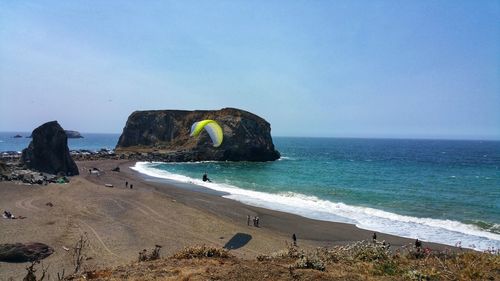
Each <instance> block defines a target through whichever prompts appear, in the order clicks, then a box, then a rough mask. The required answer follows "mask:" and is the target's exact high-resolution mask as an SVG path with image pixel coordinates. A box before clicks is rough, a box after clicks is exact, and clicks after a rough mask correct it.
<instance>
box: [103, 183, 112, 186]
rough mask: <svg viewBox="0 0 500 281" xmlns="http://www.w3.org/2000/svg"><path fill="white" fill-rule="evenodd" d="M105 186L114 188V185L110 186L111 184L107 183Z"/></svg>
mask: <svg viewBox="0 0 500 281" xmlns="http://www.w3.org/2000/svg"><path fill="white" fill-rule="evenodd" d="M104 186H105V187H113V185H112V184H110V183H107V184H105V185H104Z"/></svg>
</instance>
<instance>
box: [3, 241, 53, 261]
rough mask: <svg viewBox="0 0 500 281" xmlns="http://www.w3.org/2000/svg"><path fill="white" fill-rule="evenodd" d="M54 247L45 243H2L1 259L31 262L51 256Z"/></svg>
mask: <svg viewBox="0 0 500 281" xmlns="http://www.w3.org/2000/svg"><path fill="white" fill-rule="evenodd" d="M53 252H54V249H52V248H51V247H49V246H48V245H45V244H43V243H25V244H23V243H15V244H0V261H2V262H30V261H35V260H41V259H44V258H46V257H48V256H50V255H51V254H52V253H53Z"/></svg>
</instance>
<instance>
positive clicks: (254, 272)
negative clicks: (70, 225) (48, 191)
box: [81, 241, 500, 281]
mask: <svg viewBox="0 0 500 281" xmlns="http://www.w3.org/2000/svg"><path fill="white" fill-rule="evenodd" d="M499 276H500V255H499V253H498V252H497V253H479V252H472V251H460V250H455V251H432V250H430V249H415V248H414V247H412V246H407V247H403V248H400V249H397V250H391V249H390V248H388V247H387V246H385V245H382V244H378V243H372V242H366V241H361V242H357V243H352V244H350V245H347V246H338V247H333V248H318V249H316V250H315V251H310V252H306V251H303V250H301V249H299V248H297V247H294V246H292V245H288V246H287V248H286V249H283V250H281V251H279V252H276V253H272V254H269V255H261V256H259V257H258V258H257V260H240V259H237V258H235V257H234V256H232V255H230V254H229V253H228V251H227V250H225V249H220V248H215V247H209V246H194V247H188V248H185V249H183V250H181V251H179V252H178V253H176V254H174V255H173V256H172V257H170V258H166V259H159V260H155V261H150V262H141V263H135V264H132V265H127V266H122V267H117V268H114V269H106V270H101V271H94V272H88V273H87V274H86V278H87V279H86V280H88V279H90V280H146V281H147V280H368V281H370V280H372V281H375V280H493V281H494V280H500V279H499ZM81 280H84V279H81Z"/></svg>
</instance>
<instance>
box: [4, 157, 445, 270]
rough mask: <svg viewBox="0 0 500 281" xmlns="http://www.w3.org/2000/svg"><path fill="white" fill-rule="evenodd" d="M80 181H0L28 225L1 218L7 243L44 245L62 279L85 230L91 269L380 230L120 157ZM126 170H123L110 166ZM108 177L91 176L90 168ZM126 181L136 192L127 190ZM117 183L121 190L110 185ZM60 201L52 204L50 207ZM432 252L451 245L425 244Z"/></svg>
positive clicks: (253, 252) (308, 244)
mask: <svg viewBox="0 0 500 281" xmlns="http://www.w3.org/2000/svg"><path fill="white" fill-rule="evenodd" d="M77 164H78V166H79V168H80V173H81V175H80V176H77V177H73V178H71V182H70V183H69V184H49V185H48V186H26V185H18V184H15V183H12V182H0V210H1V211H3V210H9V211H11V212H12V213H13V214H14V215H16V216H20V215H21V216H25V217H27V218H26V219H23V220H7V219H0V243H16V242H42V243H46V244H48V245H50V246H52V247H53V248H54V249H55V253H54V254H53V255H52V256H50V257H48V258H46V259H45V260H44V261H43V262H44V264H46V265H50V270H49V272H50V273H51V275H52V277H53V278H54V279H55V278H56V273H57V272H60V271H61V270H62V268H66V271H68V270H69V269H70V268H71V261H70V258H69V253H68V252H67V251H66V250H64V249H63V246H64V247H71V246H72V245H73V244H74V243H75V242H76V240H77V239H78V237H79V236H80V235H82V234H84V233H86V235H87V236H88V238H89V241H90V248H89V250H88V251H87V255H88V256H90V257H91V259H89V260H88V261H86V267H87V269H92V268H96V267H103V266H115V265H120V264H124V263H128V262H130V261H134V260H136V259H137V257H138V253H139V251H141V250H142V249H152V248H154V245H155V244H159V245H162V246H163V248H162V251H161V254H162V256H168V255H170V254H172V253H174V252H175V251H177V250H179V249H181V248H183V247H185V246H188V245H199V244H207V245H214V246H218V247H224V246H226V247H227V248H230V249H231V252H232V253H233V254H234V255H236V256H239V257H241V258H255V257H256V256H257V255H258V254H269V253H271V252H274V251H277V250H280V249H283V248H284V247H285V243H287V242H288V243H290V242H291V236H292V234H293V233H295V234H296V235H297V238H298V241H297V243H298V246H299V247H301V248H305V249H313V248H315V247H319V246H327V247H328V246H332V245H342V244H346V243H349V242H352V241H358V240H370V239H371V237H372V234H373V232H371V231H366V230H362V229H359V228H357V227H356V226H354V225H349V224H343V223H333V222H324V221H317V220H312V219H307V218H304V217H300V216H296V215H292V214H287V213H283V212H277V211H272V210H268V209H263V208H258V207H252V206H247V205H244V204H242V203H239V202H237V201H233V200H229V199H226V198H223V197H221V196H220V195H219V194H218V193H217V192H214V191H210V190H207V189H205V188H203V187H198V188H197V187H193V186H189V185H185V184H175V183H174V184H173V183H172V182H170V183H165V181H161V180H152V178H150V177H147V176H143V175H141V174H139V173H137V172H135V171H133V170H131V169H130V168H129V167H130V166H133V165H134V162H129V161H118V160H100V161H88V162H87V161H86V162H79V163H77ZM116 166H120V170H121V171H120V172H112V171H111V169H112V168H114V167H116ZM94 167H95V168H98V169H100V170H102V171H104V173H101V175H100V176H99V177H98V176H96V175H95V174H89V172H88V170H89V169H90V168H94ZM125 181H128V182H129V184H133V185H134V188H133V189H129V188H125ZM105 184H112V185H113V186H114V187H113V188H109V187H105ZM48 202H51V203H53V205H54V206H53V207H50V206H47V205H46V203H48ZM247 215H250V216H259V217H260V227H259V228H257V227H253V226H247ZM377 237H378V240H379V241H382V240H385V241H386V242H388V243H390V244H391V245H392V247H393V248H396V247H398V246H402V245H408V244H413V243H414V240H413V239H406V238H401V237H397V236H393V235H387V234H383V233H377ZM424 246H426V247H427V246H428V247H431V248H444V247H448V246H443V245H439V244H431V243H425V242H424ZM26 265H27V264H26V263H24V264H12V263H3V262H0V280H7V279H8V278H9V277H14V280H19V279H22V276H24V274H25V270H24V268H25V267H26Z"/></svg>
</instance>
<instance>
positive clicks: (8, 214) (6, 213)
mask: <svg viewBox="0 0 500 281" xmlns="http://www.w3.org/2000/svg"><path fill="white" fill-rule="evenodd" d="M2 217H3V218H4V219H10V220H13V219H16V217H15V216H14V215H13V214H12V213H11V212H9V211H3V214H2Z"/></svg>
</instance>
